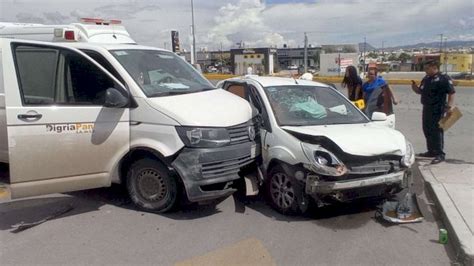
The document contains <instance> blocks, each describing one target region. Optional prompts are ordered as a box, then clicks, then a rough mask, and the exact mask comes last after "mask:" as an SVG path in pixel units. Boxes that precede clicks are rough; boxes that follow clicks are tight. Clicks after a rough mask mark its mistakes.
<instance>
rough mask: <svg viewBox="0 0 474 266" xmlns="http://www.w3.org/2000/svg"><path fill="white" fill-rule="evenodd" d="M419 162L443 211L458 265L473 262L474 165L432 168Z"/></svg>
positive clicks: (433, 166) (439, 207)
mask: <svg viewBox="0 0 474 266" xmlns="http://www.w3.org/2000/svg"><path fill="white" fill-rule="evenodd" d="M428 162H429V161H421V162H419V169H420V172H421V174H422V176H423V178H424V179H425V181H426V183H427V186H428V187H429V189H430V190H431V192H432V193H433V196H434V200H435V201H436V202H435V203H436V205H437V207H438V209H439V210H440V212H441V215H442V218H443V222H444V224H445V226H446V229H447V230H448V238H449V240H448V241H450V242H451V243H452V244H453V247H454V248H455V250H456V252H457V253H458V259H459V262H462V263H464V264H465V265H472V264H473V263H474V251H473V245H474V244H473V242H474V237H473V232H474V164H469V163H464V162H458V161H451V162H450V161H449V160H448V162H444V163H441V164H438V165H430V164H429V163H428Z"/></svg>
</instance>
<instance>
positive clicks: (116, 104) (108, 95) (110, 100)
mask: <svg viewBox="0 0 474 266" xmlns="http://www.w3.org/2000/svg"><path fill="white" fill-rule="evenodd" d="M128 103H129V99H128V97H125V96H124V95H123V93H122V92H120V91H119V90H118V89H116V88H108V89H107V91H106V92H105V103H104V106H105V107H109V108H124V107H127V106H128Z"/></svg>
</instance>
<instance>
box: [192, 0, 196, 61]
mask: <svg viewBox="0 0 474 266" xmlns="http://www.w3.org/2000/svg"><path fill="white" fill-rule="evenodd" d="M191 18H192V26H191V30H192V34H193V49H192V53H193V56H192V57H193V58H194V60H196V62H197V57H196V34H195V32H196V26H195V25H194V1H193V0H191Z"/></svg>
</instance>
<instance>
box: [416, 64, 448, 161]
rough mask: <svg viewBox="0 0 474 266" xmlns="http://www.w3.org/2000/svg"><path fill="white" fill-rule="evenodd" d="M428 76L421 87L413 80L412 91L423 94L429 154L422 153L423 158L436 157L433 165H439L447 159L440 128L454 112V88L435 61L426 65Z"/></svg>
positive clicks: (442, 133) (425, 130)
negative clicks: (441, 122) (440, 121)
mask: <svg viewBox="0 0 474 266" xmlns="http://www.w3.org/2000/svg"><path fill="white" fill-rule="evenodd" d="M425 72H426V76H425V77H424V78H423V80H422V81H421V84H420V86H419V87H418V86H417V85H416V82H415V81H414V80H412V81H411V82H412V90H413V91H414V92H415V93H417V94H421V104H422V105H423V133H424V134H425V138H426V146H427V148H428V151H427V152H424V153H420V154H418V156H421V157H434V159H433V161H431V163H432V164H437V163H440V162H442V161H444V159H445V153H444V152H443V146H444V132H443V129H441V128H440V127H439V124H438V123H439V120H440V119H441V118H442V117H443V116H444V114H445V113H446V112H448V113H450V112H452V108H453V104H454V93H455V90H454V86H453V81H452V80H451V78H450V77H449V76H448V75H446V74H442V73H440V72H439V64H438V62H437V61H435V60H430V61H427V62H426V63H425ZM446 98H448V99H447V103H446Z"/></svg>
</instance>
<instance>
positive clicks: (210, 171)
mask: <svg viewBox="0 0 474 266" xmlns="http://www.w3.org/2000/svg"><path fill="white" fill-rule="evenodd" d="M252 161H253V159H252V158H251V157H250V154H249V155H246V156H243V157H240V158H235V159H230V160H223V161H218V162H212V163H204V164H202V168H201V169H202V170H201V171H202V176H203V177H204V178H215V177H220V176H226V175H234V174H237V173H238V172H239V171H240V168H242V167H243V166H245V165H247V164H249V163H251V162H252Z"/></svg>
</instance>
